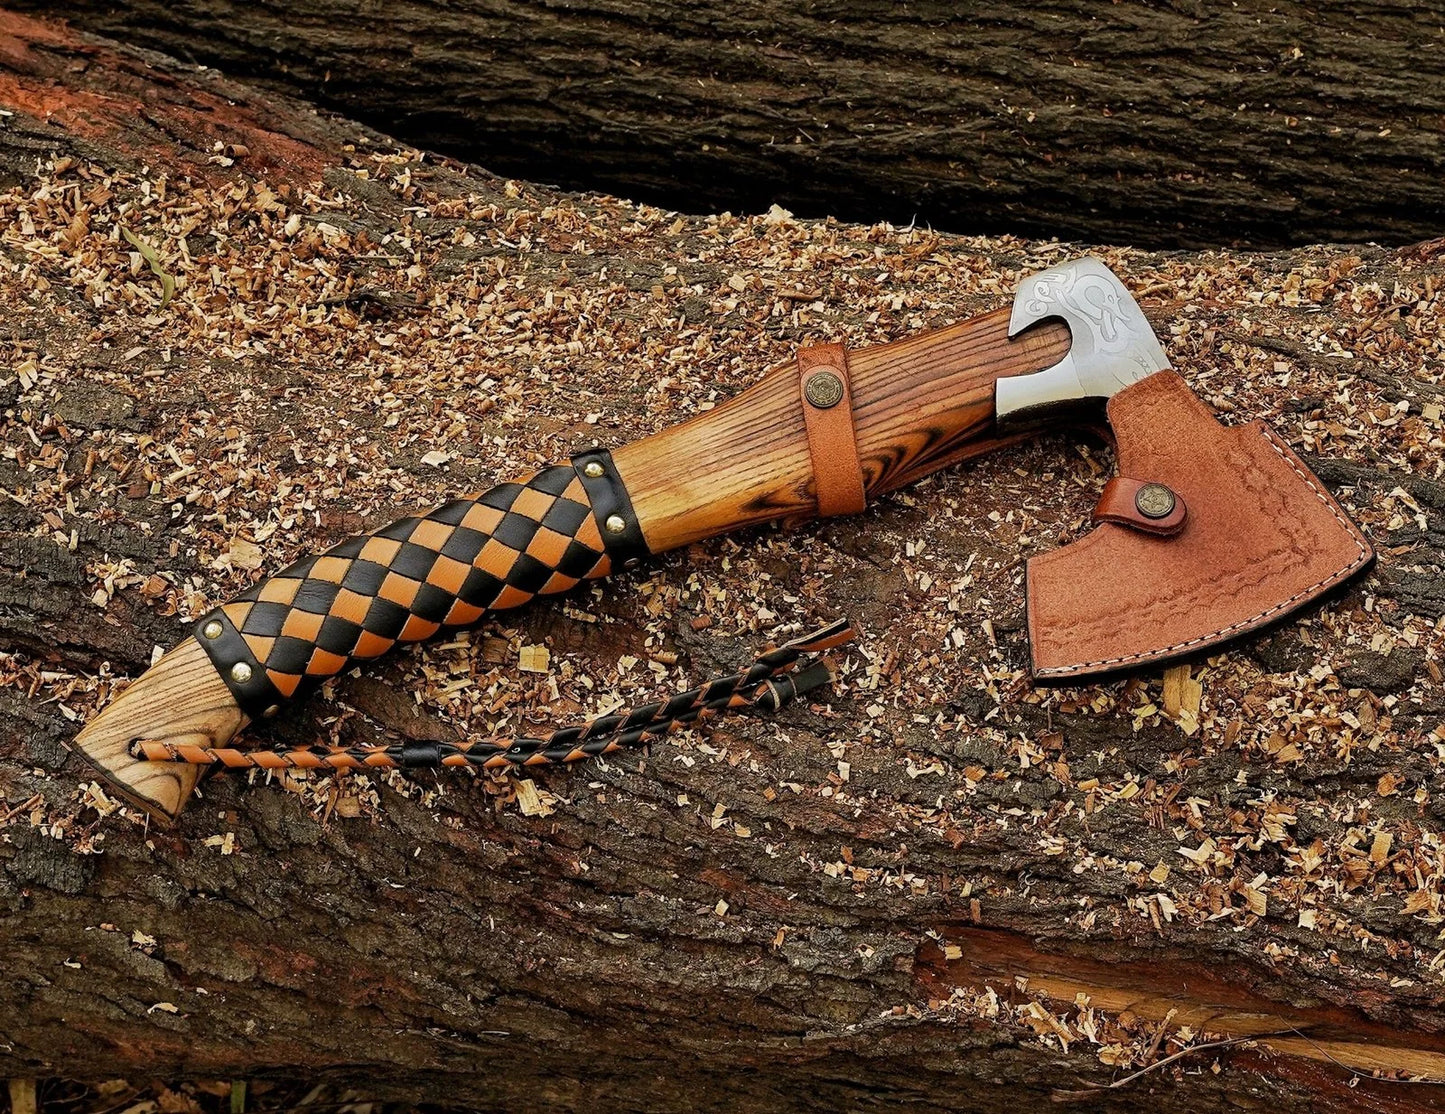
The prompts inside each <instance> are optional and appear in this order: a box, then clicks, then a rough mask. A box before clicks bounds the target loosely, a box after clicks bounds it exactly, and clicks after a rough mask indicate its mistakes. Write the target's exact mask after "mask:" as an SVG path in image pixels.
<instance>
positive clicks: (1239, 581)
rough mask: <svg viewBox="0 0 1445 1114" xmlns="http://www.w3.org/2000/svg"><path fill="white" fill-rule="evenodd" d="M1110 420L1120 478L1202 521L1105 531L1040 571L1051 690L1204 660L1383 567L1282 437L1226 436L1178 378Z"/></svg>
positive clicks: (1035, 593)
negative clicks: (1170, 531) (1155, 486)
mask: <svg viewBox="0 0 1445 1114" xmlns="http://www.w3.org/2000/svg"><path fill="white" fill-rule="evenodd" d="M1109 418H1110V421H1111V423H1112V425H1113V428H1114V432H1115V435H1116V437H1117V440H1118V457H1119V471H1120V473H1121V474H1123V475H1125V476H1148V477H1149V478H1150V479H1152V480H1156V481H1158V482H1160V483H1164V484H1168V485H1169V487H1171V488H1173V489H1174V491H1175V492H1177V493H1178V494H1179V495H1180V496H1182V497H1183V499H1184V501H1185V502H1186V504H1187V505H1188V507H1189V514H1188V521H1187V522H1186V523H1185V525H1184V528H1183V530H1181V531H1180V532H1179V533H1178V534H1177V535H1176V536H1174V537H1167V538H1162V537H1153V536H1150V535H1147V534H1144V533H1140V532H1139V531H1137V530H1135V529H1132V528H1130V527H1127V526H1119V525H1114V524H1112V523H1104V524H1103V525H1100V526H1098V527H1096V528H1095V529H1094V530H1093V531H1092V532H1091V533H1090V534H1089V535H1088V536H1087V537H1085V538H1083V539H1081V540H1080V541H1077V542H1074V543H1073V544H1072V545H1067V546H1064V547H1063V548H1062V549H1058V550H1054V551H1053V552H1051V553H1046V554H1044V555H1042V556H1039V557H1034V558H1033V559H1031V560H1030V561H1029V564H1028V627H1029V641H1030V649H1031V652H1032V656H1033V670H1034V676H1035V677H1036V678H1038V679H1039V680H1042V681H1062V680H1067V679H1071V678H1079V677H1087V676H1091V675H1095V674H1102V673H1111V672H1114V671H1117V670H1121V669H1128V668H1132V667H1136V666H1139V665H1142V664H1145V663H1149V662H1157V661H1164V660H1168V659H1170V658H1175V657H1181V656H1184V655H1187V654H1191V653H1196V652H1198V651H1200V650H1202V649H1204V648H1205V647H1208V646H1211V645H1214V644H1215V643H1218V642H1221V641H1223V640H1225V639H1227V638H1231V637H1234V636H1236V635H1240V634H1243V633H1245V632H1246V631H1250V630H1254V629H1256V628H1258V627H1261V626H1264V625H1265V624H1267V623H1270V622H1271V621H1273V620H1276V619H1279V618H1281V617H1282V616H1284V615H1287V614H1288V613H1290V612H1291V611H1294V610H1295V609H1297V608H1299V607H1302V606H1304V605H1305V604H1306V603H1308V602H1309V601H1310V600H1312V599H1315V598H1316V597H1318V596H1319V595H1321V594H1322V593H1324V592H1326V591H1328V590H1329V589H1330V588H1332V587H1334V586H1335V585H1337V584H1339V583H1341V582H1342V581H1344V580H1346V579H1348V578H1349V577H1350V576H1352V575H1354V574H1355V573H1357V572H1359V571H1360V570H1361V569H1363V568H1364V567H1365V566H1366V565H1367V564H1369V562H1370V560H1371V558H1372V557H1373V556H1374V553H1373V551H1372V550H1371V548H1370V545H1369V543H1368V542H1367V541H1366V540H1365V538H1364V536H1363V535H1362V534H1361V533H1360V531H1359V530H1358V529H1357V528H1356V527H1355V525H1354V524H1353V523H1352V522H1350V520H1349V519H1348V518H1346V517H1345V514H1344V512H1343V511H1342V510H1341V509H1340V507H1339V504H1337V503H1336V502H1335V500H1334V499H1333V498H1332V497H1331V496H1330V494H1329V492H1328V491H1326V490H1325V488H1324V485H1323V484H1321V483H1320V481H1319V480H1318V479H1317V478H1316V477H1315V476H1314V475H1313V474H1312V473H1311V472H1310V471H1309V469H1307V468H1306V467H1305V466H1304V464H1303V463H1301V461H1300V460H1299V458H1298V457H1296V456H1295V454H1294V453H1293V452H1291V451H1290V449H1289V446H1287V445H1286V444H1285V443H1284V442H1283V441H1282V440H1280V439H1279V437H1278V436H1277V435H1276V434H1275V433H1274V432H1273V431H1272V430H1270V429H1269V428H1268V427H1267V426H1265V425H1264V424H1263V423H1262V422H1251V423H1250V424H1249V425H1246V426H1241V427H1237V428H1234V429H1226V428H1225V427H1224V426H1222V425H1220V424H1219V423H1218V422H1217V421H1215V419H1214V417H1213V415H1212V414H1211V413H1210V411H1209V408H1208V407H1206V406H1205V405H1204V404H1203V403H1202V402H1200V400H1199V399H1198V398H1196V397H1195V395H1194V393H1193V392H1192V391H1191V390H1190V389H1189V387H1188V386H1187V385H1185V383H1184V381H1183V380H1182V379H1180V378H1179V376H1178V375H1176V374H1175V373H1174V372H1172V371H1161V372H1159V373H1157V374H1155V375H1151V376H1150V377H1149V378H1147V379H1144V380H1141V381H1140V382H1138V383H1136V384H1134V385H1133V386H1131V387H1128V388H1126V389H1125V390H1123V391H1121V392H1120V393H1119V394H1117V395H1115V396H1114V398H1113V399H1112V400H1111V401H1110V403H1109Z"/></svg>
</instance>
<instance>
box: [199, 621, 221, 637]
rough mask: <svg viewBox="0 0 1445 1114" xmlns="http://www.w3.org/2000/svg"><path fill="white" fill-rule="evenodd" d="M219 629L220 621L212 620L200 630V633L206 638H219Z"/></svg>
mask: <svg viewBox="0 0 1445 1114" xmlns="http://www.w3.org/2000/svg"><path fill="white" fill-rule="evenodd" d="M221 629H222V628H221V621H220V620H219V619H212V620H211V621H210V622H209V623H207V624H206V625H205V626H204V627H202V628H201V633H202V634H204V635H205V636H206V637H207V638H220V637H221Z"/></svg>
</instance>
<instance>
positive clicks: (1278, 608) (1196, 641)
mask: <svg viewBox="0 0 1445 1114" xmlns="http://www.w3.org/2000/svg"><path fill="white" fill-rule="evenodd" d="M1260 429H1261V432H1262V433H1263V434H1264V438H1265V441H1266V442H1267V443H1268V445H1269V447H1270V448H1272V449H1273V450H1274V451H1275V452H1277V453H1278V454H1279V457H1280V459H1281V460H1283V461H1284V462H1285V463H1286V464H1288V465H1289V466H1290V468H1291V469H1293V471H1294V473H1295V475H1297V476H1298V477H1299V478H1300V479H1302V480H1304V482H1305V483H1306V484H1308V485H1309V489H1310V490H1311V491H1313V492H1314V493H1315V498H1317V499H1318V500H1319V501H1320V502H1321V503H1323V504H1324V505H1325V508H1326V509H1327V510H1328V511H1329V512H1330V514H1332V515H1333V516H1334V518H1335V521H1336V522H1338V523H1339V524H1340V525H1341V526H1343V527H1344V529H1345V532H1346V533H1348V534H1349V535H1350V539H1351V540H1352V541H1353V542H1354V543H1355V546H1356V548H1358V549H1359V551H1360V555H1359V556H1358V557H1356V558H1355V559H1354V560H1353V561H1352V562H1350V564H1348V565H1346V566H1345V567H1344V568H1343V569H1341V570H1340V571H1339V572H1336V573H1332V574H1331V575H1329V576H1327V577H1325V578H1324V579H1323V580H1318V581H1316V582H1315V583H1313V584H1311V585H1310V586H1309V587H1308V588H1302V589H1300V590H1299V591H1298V592H1296V593H1295V594H1294V595H1292V596H1290V597H1289V599H1287V600H1284V601H1282V602H1280V603H1277V604H1275V605H1274V606H1273V607H1269V608H1266V609H1265V610H1263V611H1261V612H1260V613H1259V614H1258V615H1251V616H1250V617H1249V618H1248V619H1241V620H1239V622H1237V623H1231V624H1230V625H1229V626H1227V627H1221V628H1220V629H1219V630H1216V631H1211V632H1210V633H1209V634H1201V635H1199V636H1198V637H1196V638H1190V639H1188V640H1187V641H1184V642H1176V643H1174V645H1172V646H1165V647H1163V648H1162V649H1158V650H1149V651H1147V652H1145V653H1141V654H1126V655H1124V656H1123V657H1117V658H1100V659H1099V660H1098V661H1086V662H1080V663H1079V664H1078V665H1068V666H1056V667H1054V668H1053V669H1040V670H1039V671H1038V673H1037V674H1036V675H1037V676H1039V677H1068V676H1071V675H1073V674H1075V673H1078V672H1079V671H1080V670H1084V669H1095V668H1098V667H1099V666H1101V665H1130V664H1132V663H1134V662H1139V661H1145V660H1148V659H1153V658H1157V657H1162V656H1163V655H1165V654H1172V653H1174V652H1175V651H1178V650H1187V649H1189V648H1190V647H1191V646H1202V645H1204V644H1205V643H1206V642H1213V641H1215V640H1217V639H1218V638H1220V637H1221V636H1225V635H1229V634H1233V633H1234V632H1235V631H1239V630H1243V629H1244V628H1246V627H1251V626H1253V625H1255V624H1256V623H1260V622H1263V621H1265V620H1267V619H1269V618H1271V617H1272V616H1274V615H1277V614H1279V613H1281V612H1284V611H1288V610H1289V609H1290V608H1291V607H1293V606H1294V605H1295V604H1296V603H1298V602H1299V601H1300V600H1302V599H1305V598H1307V597H1309V596H1312V595H1314V594H1315V593H1316V592H1318V591H1321V590H1322V589H1324V588H1328V587H1330V586H1331V585H1332V584H1338V583H1340V581H1342V580H1344V579H1346V578H1347V577H1349V576H1351V575H1352V574H1354V573H1355V572H1356V571H1358V570H1359V569H1360V568H1361V566H1363V565H1364V564H1365V563H1366V562H1368V561H1369V559H1370V556H1371V552H1370V547H1369V546H1368V545H1366V544H1365V541H1364V538H1363V537H1362V535H1361V534H1360V530H1359V527H1357V526H1356V525H1355V524H1354V523H1353V522H1351V521H1350V520H1349V519H1348V518H1346V517H1345V516H1344V513H1343V512H1342V511H1341V510H1340V508H1339V505H1338V504H1337V503H1336V502H1335V501H1334V500H1333V499H1332V498H1330V495H1329V493H1328V492H1326V491H1324V490H1323V489H1322V488H1321V487H1320V486H1319V485H1318V484H1317V483H1316V482H1315V477H1314V475H1313V474H1312V473H1310V472H1309V471H1308V470H1306V469H1303V468H1301V467H1300V466H1299V464H1298V463H1297V462H1296V461H1295V459H1294V454H1293V453H1290V452H1288V451H1287V448H1286V446H1285V444H1284V442H1283V441H1281V440H1280V439H1279V436H1278V434H1276V433H1275V432H1274V430H1272V429H1270V428H1269V426H1261V427H1260Z"/></svg>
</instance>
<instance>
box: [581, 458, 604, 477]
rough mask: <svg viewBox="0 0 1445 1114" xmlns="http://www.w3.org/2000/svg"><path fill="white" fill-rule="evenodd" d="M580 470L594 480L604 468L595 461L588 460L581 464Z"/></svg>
mask: <svg viewBox="0 0 1445 1114" xmlns="http://www.w3.org/2000/svg"><path fill="white" fill-rule="evenodd" d="M582 471H583V472H585V473H586V474H587V475H589V476H591V477H592V478H593V479H594V480H595V479H597V477H598V476H600V475H602V473H603V471H604V469H603V467H602V465H600V464H599V463H597V461H595V460H589V461H588V462H587V463H586V464H584V465H583V466H582Z"/></svg>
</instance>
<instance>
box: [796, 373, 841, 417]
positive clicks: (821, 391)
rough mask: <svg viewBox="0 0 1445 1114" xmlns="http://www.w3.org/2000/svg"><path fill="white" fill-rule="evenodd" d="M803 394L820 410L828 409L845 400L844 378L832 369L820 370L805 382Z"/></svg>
mask: <svg viewBox="0 0 1445 1114" xmlns="http://www.w3.org/2000/svg"><path fill="white" fill-rule="evenodd" d="M803 396H804V397H805V398H806V399H807V400H808V401H809V402H811V403H812V404H813V405H814V406H816V407H817V408H818V409H819V410H828V409H830V408H832V407H834V406H837V405H838V403H840V402H842V401H843V380H841V379H839V378H838V377H837V376H836V375H834V374H833V373H832V372H831V371H818V372H814V373H813V374H812V375H810V376H808V381H807V382H806V383H804V384H803Z"/></svg>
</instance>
